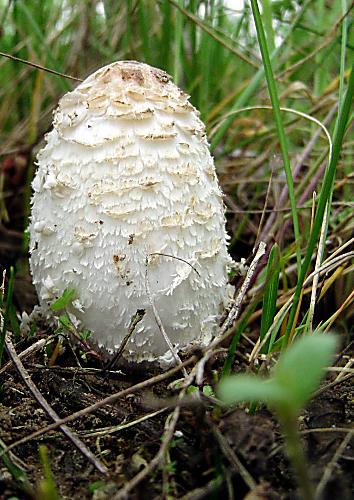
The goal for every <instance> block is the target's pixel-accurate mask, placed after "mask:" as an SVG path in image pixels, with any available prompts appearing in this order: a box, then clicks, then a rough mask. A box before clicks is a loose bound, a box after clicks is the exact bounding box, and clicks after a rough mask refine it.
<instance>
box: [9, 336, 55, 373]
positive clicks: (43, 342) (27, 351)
mask: <svg viewBox="0 0 354 500" xmlns="http://www.w3.org/2000/svg"><path fill="white" fill-rule="evenodd" d="M53 337H54V336H50V337H48V338H46V339H39V340H37V342H35V343H34V344H32V345H30V346H29V347H27V349H25V350H24V351H22V352H20V354H18V355H17V356H18V358H19V359H25V358H27V357H28V356H30V355H31V354H33V353H35V352H37V351H39V350H40V349H42V347H44V346H45V345H46V344H48V342H51V341H52V339H53ZM12 365H13V362H12V360H10V361H7V363H5V364H4V366H2V367H1V368H0V375H1V374H2V373H4V372H6V371H7V370H8V369H9V368H11V366H12Z"/></svg>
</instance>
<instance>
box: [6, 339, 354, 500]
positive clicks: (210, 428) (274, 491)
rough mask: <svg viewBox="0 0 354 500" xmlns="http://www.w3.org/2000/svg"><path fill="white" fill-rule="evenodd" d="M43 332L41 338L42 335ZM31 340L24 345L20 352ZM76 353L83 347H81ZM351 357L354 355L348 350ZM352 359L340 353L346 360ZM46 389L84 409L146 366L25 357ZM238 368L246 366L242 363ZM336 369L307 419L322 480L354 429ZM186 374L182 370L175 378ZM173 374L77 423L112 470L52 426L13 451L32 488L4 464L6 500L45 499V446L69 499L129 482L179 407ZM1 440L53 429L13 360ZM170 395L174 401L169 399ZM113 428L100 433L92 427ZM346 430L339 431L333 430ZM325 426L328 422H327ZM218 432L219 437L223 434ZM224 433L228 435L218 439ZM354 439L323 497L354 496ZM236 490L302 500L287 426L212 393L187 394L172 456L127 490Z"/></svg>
mask: <svg viewBox="0 0 354 500" xmlns="http://www.w3.org/2000/svg"><path fill="white" fill-rule="evenodd" d="M36 340H37V339H36ZM25 347H27V346H25V345H18V346H17V352H20V350H23V349H24V348H25ZM76 351H77V352H76V354H78V355H80V352H79V351H78V349H76ZM346 355H348V353H346ZM346 361H347V358H345V357H344V358H343V359H341V360H340V364H341V365H343V364H345V362H346ZM222 362H223V360H222V359H214V360H213V361H212V362H211V364H210V366H208V370H207V372H206V373H209V374H210V380H205V384H210V385H212V378H213V370H219V369H220V367H221V366H222ZM24 365H25V367H26V369H27V370H28V372H29V373H30V375H31V378H32V380H33V382H34V383H35V384H36V386H37V387H38V389H39V390H40V392H41V393H42V395H43V396H44V397H45V398H46V400H47V401H48V402H49V403H50V405H51V406H52V407H53V409H54V410H55V411H56V412H57V413H58V414H59V415H60V416H61V417H63V416H66V415H69V414H71V413H73V412H75V411H77V410H79V409H82V408H85V407H87V406H89V405H91V404H93V403H94V402H96V401H98V400H100V399H102V398H103V397H105V396H106V395H110V394H113V393H115V392H118V391H120V390H121V389H124V388H127V387H130V386H131V385H133V384H134V383H136V382H137V381H139V379H140V380H144V379H147V378H148V376H149V374H148V373H146V372H145V373H144V374H143V375H141V374H140V378H139V376H138V375H135V376H134V377H133V376H132V375H129V376H127V375H125V374H123V373H120V372H117V373H115V374H110V375H108V374H107V373H104V372H102V371H100V370H98V371H96V372H93V371H92V370H90V369H89V366H95V367H97V366H98V365H97V361H93V362H88V363H86V365H85V368H79V367H78V366H77V364H76V362H75V357H74V356H73V354H72V350H71V348H70V347H68V346H67V347H66V350H65V352H64V354H62V355H61V356H59V358H58V359H57V360H56V366H53V367H49V366H48V359H47V356H46V354H45V352H44V351H40V352H37V353H36V354H35V355H32V357H30V358H28V359H26V360H25V361H24ZM235 369H236V370H237V371H238V370H240V369H242V365H241V364H240V365H237V362H236V366H235ZM337 375H338V373H334V375H331V376H330V377H329V378H327V380H326V381H325V383H324V385H323V390H321V391H320V392H319V394H318V395H317V396H315V398H314V399H313V400H312V401H311V403H310V404H309V405H308V407H307V408H306V411H305V412H304V413H303V415H301V417H300V419H299V425H300V429H301V431H302V437H303V443H304V446H305V448H306V451H307V455H308V458H309V468H310V475H311V478H312V480H313V482H314V484H315V485H316V484H318V483H319V482H320V481H321V478H322V476H323V474H324V472H325V470H326V468H328V466H329V464H330V463H331V461H332V459H333V457H334V455H335V453H336V451H337V450H338V447H339V446H340V445H341V443H342V441H343V439H344V438H345V437H346V436H347V434H348V432H347V430H348V429H350V428H352V427H353V410H354V397H353V388H352V385H351V380H350V379H346V380H344V381H343V382H341V383H337V384H336V385H334V386H332V387H329V388H326V386H328V385H329V384H330V383H331V381H333V380H334V378H335V377H336V376H337ZM176 378H178V375H177V376H175V377H174V379H176ZM172 380H173V378H172V379H169V380H167V381H165V382H161V383H159V384H156V385H152V386H151V387H150V388H149V389H148V390H145V391H144V392H140V393H139V392H138V393H136V394H133V395H129V396H127V397H125V398H121V399H119V400H118V402H116V403H115V404H113V405H110V406H105V407H103V408H101V409H99V410H98V411H96V412H95V413H94V414H89V415H86V416H84V417H82V418H80V419H78V420H75V421H74V422H72V423H70V424H69V427H70V428H71V429H72V430H75V432H76V433H77V435H78V436H79V438H80V439H81V440H82V441H83V442H84V443H85V444H86V446H88V447H89V449H90V450H91V451H92V452H93V453H94V454H95V456H96V457H97V458H98V459H99V460H100V461H101V462H102V463H104V464H105V465H106V466H107V467H108V469H109V475H108V476H104V475H102V474H101V473H99V472H98V471H97V470H96V469H95V468H94V466H93V465H91V464H90V463H89V462H88V460H87V459H86V458H85V457H84V456H83V455H82V454H81V453H80V452H79V451H78V450H77V449H76V448H74V446H73V445H72V444H71V442H70V441H68V440H67V438H65V436H64V435H63V434H62V433H61V432H59V431H52V432H50V433H47V434H45V435H43V436H41V437H39V438H37V439H34V440H31V441H29V442H27V443H25V444H23V445H19V446H17V447H16V448H15V449H13V450H12V452H13V455H10V457H11V458H12V462H13V463H14V464H17V467H19V468H20V469H22V470H23V471H24V472H25V474H26V476H27V478H28V480H29V483H30V486H31V487H30V488H29V489H28V488H27V492H26V487H25V486H24V485H23V484H22V483H21V481H20V480H19V479H18V478H17V479H16V478H15V477H14V475H11V473H10V470H9V468H8V467H6V466H5V465H2V466H1V467H0V498H1V499H9V498H11V497H17V498H20V499H33V498H49V497H44V496H42V497H40V496H39V494H38V489H37V488H38V484H39V482H40V480H41V478H42V477H43V467H42V464H41V463H40V459H39V451H38V447H39V445H40V444H45V446H46V447H47V451H48V456H49V462H50V467H51V470H52V472H53V476H54V479H55V483H56V485H57V489H58V492H59V495H60V498H63V499H85V498H94V499H96V500H98V499H105V498H114V497H115V495H116V493H117V492H118V491H119V489H120V488H122V486H123V485H124V484H126V482H127V481H129V480H130V479H132V478H133V477H134V476H136V474H137V473H138V472H139V471H140V470H141V469H142V468H144V467H145V466H146V465H147V464H148V463H149V462H150V461H151V459H152V458H153V457H154V456H155V454H156V453H157V452H158V450H159V447H160V445H161V436H162V434H163V431H164V425H165V421H166V418H167V417H168V415H169V413H170V412H171V411H173V408H174V405H175V402H176V396H177V394H178V393H177V392H174V390H173V389H171V388H170V387H169V384H170V383H171V381H172ZM0 386H1V392H0V439H1V441H0V443H2V445H4V444H5V445H9V444H11V443H14V442H16V441H17V440H19V439H21V438H23V437H24V436H27V435H29V434H31V433H32V432H34V431H36V430H37V429H41V428H43V427H45V426H46V425H47V424H48V423H49V419H48V417H47V416H46V414H45V413H44V411H43V409H42V408H41V407H40V406H39V405H38V403H36V402H35V401H34V399H33V397H32V396H31V395H30V394H29V392H28V390H27V389H26V387H25V386H24V384H23V381H22V379H21V378H20V376H19V375H18V373H17V372H16V371H15V369H14V368H8V369H7V370H6V372H5V373H3V374H2V375H0ZM166 401H167V405H166ZM165 406H168V407H169V408H168V409H166V410H165V411H163V412H160V413H158V414H157V415H155V416H152V417H150V418H148V419H146V420H144V421H142V422H140V423H136V424H135V425H133V426H131V427H128V428H126V429H122V430H117V429H116V430H114V429H113V427H115V426H118V425H120V424H123V423H124V424H127V423H129V422H133V421H135V420H137V419H139V418H141V417H142V416H144V415H147V414H149V413H153V412H156V411H158V410H161V409H162V408H164V407H165ZM102 428H110V429H106V432H105V433H102V434H101V435H99V436H97V435H96V436H92V437H91V436H90V433H92V432H93V431H94V430H98V429H102ZM336 428H338V429H339V430H338V431H335V429H336ZM319 429H320V430H319ZM218 436H219V437H218ZM220 436H221V437H220ZM225 443H226V447H229V448H230V447H231V449H232V451H233V453H234V455H236V457H237V459H238V460H239V461H240V462H241V464H242V465H243V466H244V468H245V469H246V470H247V471H248V473H249V474H250V475H251V476H252V478H253V480H254V482H255V483H256V485H257V486H256V488H255V489H253V491H252V492H250V490H249V487H248V486H247V484H246V482H245V479H244V477H243V474H240V471H239V469H238V467H237V464H235V463H231V462H232V461H231V462H230V459H229V457H228V455H227V453H225V446H224V445H225ZM353 461H354V448H353V441H352V442H351V443H350V442H349V443H348V444H347V446H346V448H345V449H344V450H342V453H341V454H340V455H339V456H338V457H337V460H336V462H335V463H334V464H333V467H331V470H330V474H329V480H328V482H327V485H326V488H325V490H324V494H323V496H322V497H321V498H323V499H327V498H328V499H332V498H338V499H344V500H345V499H351V498H354V491H353V475H352V471H353ZM184 496H185V498H188V499H189V500H190V499H195V500H196V499H201V498H234V499H242V498H247V499H248V500H250V499H253V500H254V499H294V498H299V497H298V496H297V492H296V484H295V482H294V479H293V476H292V472H291V468H290V466H289V464H288V461H287V458H286V455H285V453H284V450H283V442H282V435H281V430H280V429H279V426H278V423H277V421H276V419H275V418H274V416H273V415H272V414H271V413H270V412H269V411H268V410H266V409H265V408H261V409H259V410H258V411H256V412H255V413H253V414H249V413H248V412H247V411H246V410H245V409H244V408H241V407H240V408H237V409H235V410H233V411H230V410H228V411H223V410H221V409H220V408H219V407H217V406H215V405H213V404H212V400H211V399H210V398H209V399H208V398H207V397H201V398H199V399H196V398H192V397H187V399H186V402H185V404H183V407H182V410H181V416H180V418H179V421H178V424H177V428H176V432H175V437H174V439H173V441H172V442H171V444H170V446H169V452H168V457H167V462H165V464H164V466H162V467H159V468H157V469H155V470H154V471H153V472H152V474H150V475H149V477H148V479H147V480H145V481H143V482H141V483H140V484H139V485H138V486H137V487H136V488H135V489H134V490H133V492H132V493H131V494H130V495H129V498H133V499H134V498H144V499H160V498H183V497H184Z"/></svg>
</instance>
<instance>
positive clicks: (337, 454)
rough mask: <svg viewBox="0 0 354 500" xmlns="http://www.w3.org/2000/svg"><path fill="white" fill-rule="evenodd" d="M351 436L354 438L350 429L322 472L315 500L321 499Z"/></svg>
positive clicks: (353, 432)
mask: <svg viewBox="0 0 354 500" xmlns="http://www.w3.org/2000/svg"><path fill="white" fill-rule="evenodd" d="M353 436H354V429H352V430H351V432H348V434H347V435H346V436H345V437H344V439H343V440H342V442H341V444H340V445H339V446H338V448H337V450H336V452H335V454H334V455H333V457H332V460H331V461H330V462H329V463H328V464H327V467H326V468H325V470H324V472H323V475H322V478H321V480H320V482H319V483H318V486H317V488H316V492H315V500H318V499H320V498H322V494H323V490H324V489H325V487H326V484H327V483H328V481H329V479H330V477H331V475H332V473H333V470H334V468H335V466H336V464H337V462H338V460H339V459H340V457H341V455H342V454H343V452H344V450H345V449H346V447H347V446H348V444H349V443H350V441H351V439H352V437H353Z"/></svg>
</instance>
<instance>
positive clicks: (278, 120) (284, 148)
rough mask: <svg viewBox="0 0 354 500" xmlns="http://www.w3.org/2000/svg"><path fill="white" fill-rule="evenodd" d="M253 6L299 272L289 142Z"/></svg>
mask: <svg viewBox="0 0 354 500" xmlns="http://www.w3.org/2000/svg"><path fill="white" fill-rule="evenodd" d="M251 6H252V12H253V17H254V22H255V25H256V30H257V36H258V42H259V48H260V50H261V54H262V59H263V64H264V72H265V76H266V79H267V84H268V91H269V96H270V99H271V102H272V106H273V114H274V119H275V124H276V128H277V133H278V138H279V144H280V149H281V153H282V157H283V163H284V170H285V175H286V181H287V184H288V191H289V199H290V206H291V215H292V219H293V226H294V235H295V242H296V259H297V265H298V271H299V270H300V266H301V250H300V229H299V220H298V214H297V208H296V200H295V193H294V183H293V177H292V172H291V166H290V159H289V151H288V141H287V139H286V135H285V129H284V126H283V121H282V117H281V112H280V104H279V98H278V91H277V87H276V83H275V79H274V75H273V69H272V65H271V62H270V56H269V51H268V45H267V40H266V37H265V33H264V29H263V23H262V19H261V15H260V12H259V8H258V3H257V0H251Z"/></svg>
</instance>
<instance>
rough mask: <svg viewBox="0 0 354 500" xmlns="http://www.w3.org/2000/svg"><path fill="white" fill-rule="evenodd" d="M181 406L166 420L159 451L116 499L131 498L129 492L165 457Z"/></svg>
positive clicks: (180, 397)
mask: <svg viewBox="0 0 354 500" xmlns="http://www.w3.org/2000/svg"><path fill="white" fill-rule="evenodd" d="M186 390H187V387H184V388H183V389H182V390H181V392H180V393H179V398H178V399H179V401H181V400H182V398H183V397H184V395H185V392H186ZM180 411H181V408H180V406H179V404H177V406H176V408H175V409H174V411H173V412H172V413H171V414H170V415H169V416H168V417H167V419H166V422H165V430H164V433H163V436H162V443H161V446H160V449H159V451H158V452H157V454H156V455H155V456H154V458H153V459H152V460H151V462H150V463H149V464H148V465H147V466H146V467H145V468H144V469H143V470H141V471H140V472H139V473H138V474H137V475H136V476H134V477H133V479H131V480H130V481H128V482H127V483H126V484H125V486H124V487H123V488H122V489H121V490H120V491H119V492H118V494H117V495H116V496H115V498H116V500H125V499H127V498H129V493H130V492H131V491H132V490H133V489H134V488H135V487H136V486H138V484H140V483H141V481H143V480H144V479H145V478H146V477H147V476H148V475H149V474H150V473H151V472H152V471H153V470H154V469H155V468H156V467H157V466H158V465H159V464H160V463H161V462H162V461H163V460H164V458H165V455H166V452H167V450H168V448H169V446H170V443H171V440H172V438H173V434H174V432H175V429H176V425H177V422H178V418H179V415H180Z"/></svg>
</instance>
